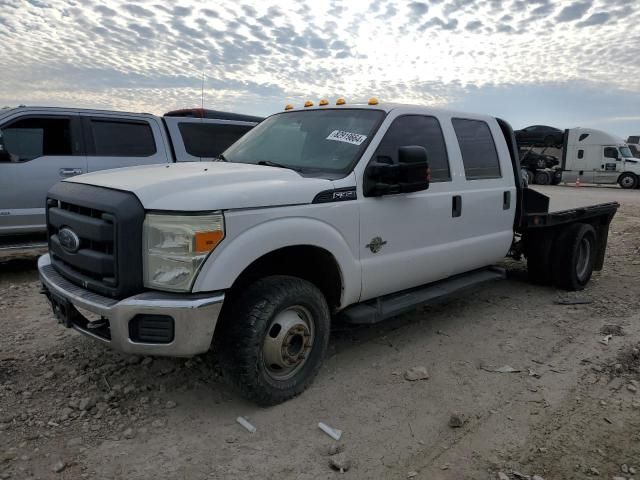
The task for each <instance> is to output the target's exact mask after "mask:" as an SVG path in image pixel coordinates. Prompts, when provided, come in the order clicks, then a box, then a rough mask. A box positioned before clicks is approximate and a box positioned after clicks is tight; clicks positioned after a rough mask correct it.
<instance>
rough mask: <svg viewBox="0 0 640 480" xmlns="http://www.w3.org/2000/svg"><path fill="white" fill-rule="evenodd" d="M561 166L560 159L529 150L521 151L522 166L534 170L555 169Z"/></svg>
mask: <svg viewBox="0 0 640 480" xmlns="http://www.w3.org/2000/svg"><path fill="white" fill-rule="evenodd" d="M559 164H560V160H558V157H555V156H553V155H544V154H541V153H537V152H534V151H532V150H528V149H520V165H521V166H523V167H526V168H530V169H532V170H536V169H541V168H553V167H555V166H556V165H559Z"/></svg>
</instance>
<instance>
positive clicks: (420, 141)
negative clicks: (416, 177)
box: [374, 115, 451, 182]
mask: <svg viewBox="0 0 640 480" xmlns="http://www.w3.org/2000/svg"><path fill="white" fill-rule="evenodd" d="M408 145H419V146H421V147H424V148H425V149H426V151H427V160H428V161H429V167H430V168H431V181H432V182H446V181H449V180H451V175H450V173H449V158H448V156H447V147H446V146H445V143H444V136H443V135H442V129H441V128H440V122H438V120H437V119H436V118H435V117H427V116H424V115H403V116H401V117H398V118H396V119H395V120H394V121H393V123H392V124H391V126H390V127H389V129H388V130H387V133H385V134H384V137H383V138H382V141H381V142H380V145H379V146H378V149H377V150H376V153H375V154H374V157H377V156H384V157H388V158H391V160H393V162H394V163H397V162H398V149H399V148H400V147H404V146H408Z"/></svg>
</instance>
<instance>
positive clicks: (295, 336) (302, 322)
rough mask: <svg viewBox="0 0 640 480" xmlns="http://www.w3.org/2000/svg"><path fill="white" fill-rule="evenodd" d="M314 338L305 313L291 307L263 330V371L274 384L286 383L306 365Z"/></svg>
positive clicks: (303, 309)
mask: <svg viewBox="0 0 640 480" xmlns="http://www.w3.org/2000/svg"><path fill="white" fill-rule="evenodd" d="M314 336H315V328H314V322H313V317H312V315H311V313H310V312H309V310H307V309H306V308H305V307H302V306H300V305H295V306H292V307H289V308H286V309H285V310H282V311H281V312H280V313H278V314H277V315H276V316H275V317H274V318H273V320H272V321H271V324H270V325H269V328H268V330H267V334H266V335H265V338H264V342H263V345H262V360H263V363H264V368H265V371H266V372H267V373H268V374H269V376H270V377H271V378H273V379H274V380H287V379H289V378H291V377H292V376H294V375H295V374H296V373H297V372H298V371H299V370H300V369H301V368H302V367H303V366H304V364H305V363H306V361H307V358H308V357H309V353H310V352H311V348H312V347H313V340H314Z"/></svg>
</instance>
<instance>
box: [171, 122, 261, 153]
mask: <svg viewBox="0 0 640 480" xmlns="http://www.w3.org/2000/svg"><path fill="white" fill-rule="evenodd" d="M178 128H179V129H180V134H181V135H182V140H183V142H184V148H185V150H186V151H187V153H188V154H189V155H193V156H194V157H205V158H209V157H211V158H213V157H217V156H218V155H220V154H221V153H222V152H224V151H225V150H226V149H227V148H229V147H230V146H231V145H232V144H234V143H235V142H236V140H238V139H239V138H240V137H241V136H243V135H244V134H245V133H247V132H248V131H249V130H251V129H252V128H253V127H251V126H247V125H224V124H216V123H199V122H198V123H196V122H183V123H179V124H178Z"/></svg>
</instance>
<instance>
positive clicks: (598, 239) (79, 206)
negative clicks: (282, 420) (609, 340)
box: [38, 99, 618, 405]
mask: <svg viewBox="0 0 640 480" xmlns="http://www.w3.org/2000/svg"><path fill="white" fill-rule="evenodd" d="M548 204H549V199H548V198H547V197H545V196H544V195H542V194H539V193H537V192H535V191H533V190H529V189H526V188H522V187H521V184H520V166H519V163H518V154H517V146H516V143H515V137H514V135H513V131H512V130H511V127H510V126H509V125H508V124H507V123H506V122H504V121H502V120H500V119H496V118H493V117H490V116H486V115H476V114H468V113H457V112H449V111H444V110H436V109H432V108H426V107H420V106H406V105H395V104H388V105H382V104H378V102H377V101H376V100H375V99H372V100H371V101H370V102H369V104H368V105H345V104H344V103H343V102H342V101H339V102H338V104H337V105H336V106H328V105H326V102H325V101H323V102H321V104H320V106H318V107H313V106H309V107H306V108H301V109H290V110H288V111H285V112H282V113H279V114H275V115H273V116H271V117H269V118H267V119H266V120H264V121H263V122H262V123H261V124H259V125H258V126H257V127H256V128H254V129H253V130H251V131H250V132H249V133H247V134H246V135H245V136H244V137H242V138H241V139H240V140H239V141H238V142H236V143H235V144H234V145H232V146H231V147H230V148H229V149H227V150H226V151H225V152H224V154H223V156H222V157H221V159H220V161H217V162H208V163H188V164H172V165H156V166H144V167H133V168H130V169H126V170H119V171H108V172H98V173H94V174H89V175H83V176H80V177H74V178H73V179H69V180H67V181H64V182H61V183H59V184H58V185H56V186H55V187H53V188H52V189H51V190H50V192H49V195H48V200H47V208H48V210H47V224H48V229H49V252H50V253H49V254H48V255H44V256H42V257H41V258H40V259H39V262H38V268H39V272H40V278H41V281H42V284H43V287H44V288H43V292H44V293H45V294H46V295H47V296H48V298H49V299H50V301H51V304H52V306H53V311H54V312H55V314H56V316H57V318H58V319H59V321H60V322H62V323H64V324H65V325H66V326H68V327H72V328H75V329H77V330H78V331H80V332H82V333H84V334H86V335H89V336H91V337H93V338H95V339H97V340H99V341H101V342H103V343H104V344H106V345H110V346H111V347H113V348H116V349H119V350H121V351H124V352H131V353H137V354H144V355H169V356H190V355H195V354H199V353H203V352H206V351H207V350H209V348H210V346H211V345H212V342H213V344H214V345H217V348H218V349H219V355H220V360H221V363H222V364H223V365H224V367H225V368H226V369H227V371H228V373H229V376H230V377H231V378H232V379H233V380H234V382H235V383H236V384H237V385H238V386H239V388H240V390H241V391H242V392H243V393H244V395H245V396H246V397H248V398H250V399H252V400H254V401H256V402H258V403H260V404H265V405H268V404H274V403H278V402H282V401H285V400H287V399H289V398H291V397H293V396H295V395H297V394H299V393H300V392H302V391H303V390H304V389H305V388H306V387H307V386H308V385H309V384H310V382H311V381H312V380H313V378H314V377H315V375H316V374H317V373H318V370H319V369H320V366H321V364H322V361H323V357H324V356H325V352H326V349H327V344H328V341H329V330H330V326H331V322H332V319H341V320H342V321H347V322H353V323H372V322H376V321H379V320H383V319H385V318H388V317H391V316H394V315H398V314H400V313H402V312H405V311H408V310H410V309H412V308H415V307H416V306H417V305H420V304H424V303H426V302H428V301H430V300H433V299H434V298H437V297H440V296H443V295H445V294H451V293H453V292H455V291H457V290H460V289H462V288H465V287H469V286H470V285H474V284H476V283H478V282H482V281H486V280H489V279H494V278H497V277H500V276H502V275H503V273H504V272H500V271H497V270H496V269H493V268H491V266H492V265H494V264H495V263H496V262H499V261H500V260H501V259H503V258H504V257H505V256H506V255H508V254H509V255H511V256H514V257H516V258H519V257H520V256H521V255H524V256H526V257H527V262H528V268H529V274H530V276H531V278H532V280H534V281H535V282H538V283H546V284H551V283H554V284H555V285H557V286H558V287H561V288H565V289H569V290H576V289H581V288H583V287H584V285H585V284H586V283H587V282H588V281H589V279H590V277H591V273H592V271H593V270H594V269H595V270H598V269H601V268H602V266H603V261H604V252H605V248H606V243H607V235H608V229H609V223H610V221H611V219H612V217H613V216H614V214H615V212H616V210H617V208H618V204H617V203H609V204H601V205H595V206H591V207H584V208H578V209H572V210H566V211H562V212H555V213H549V212H548Z"/></svg>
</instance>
